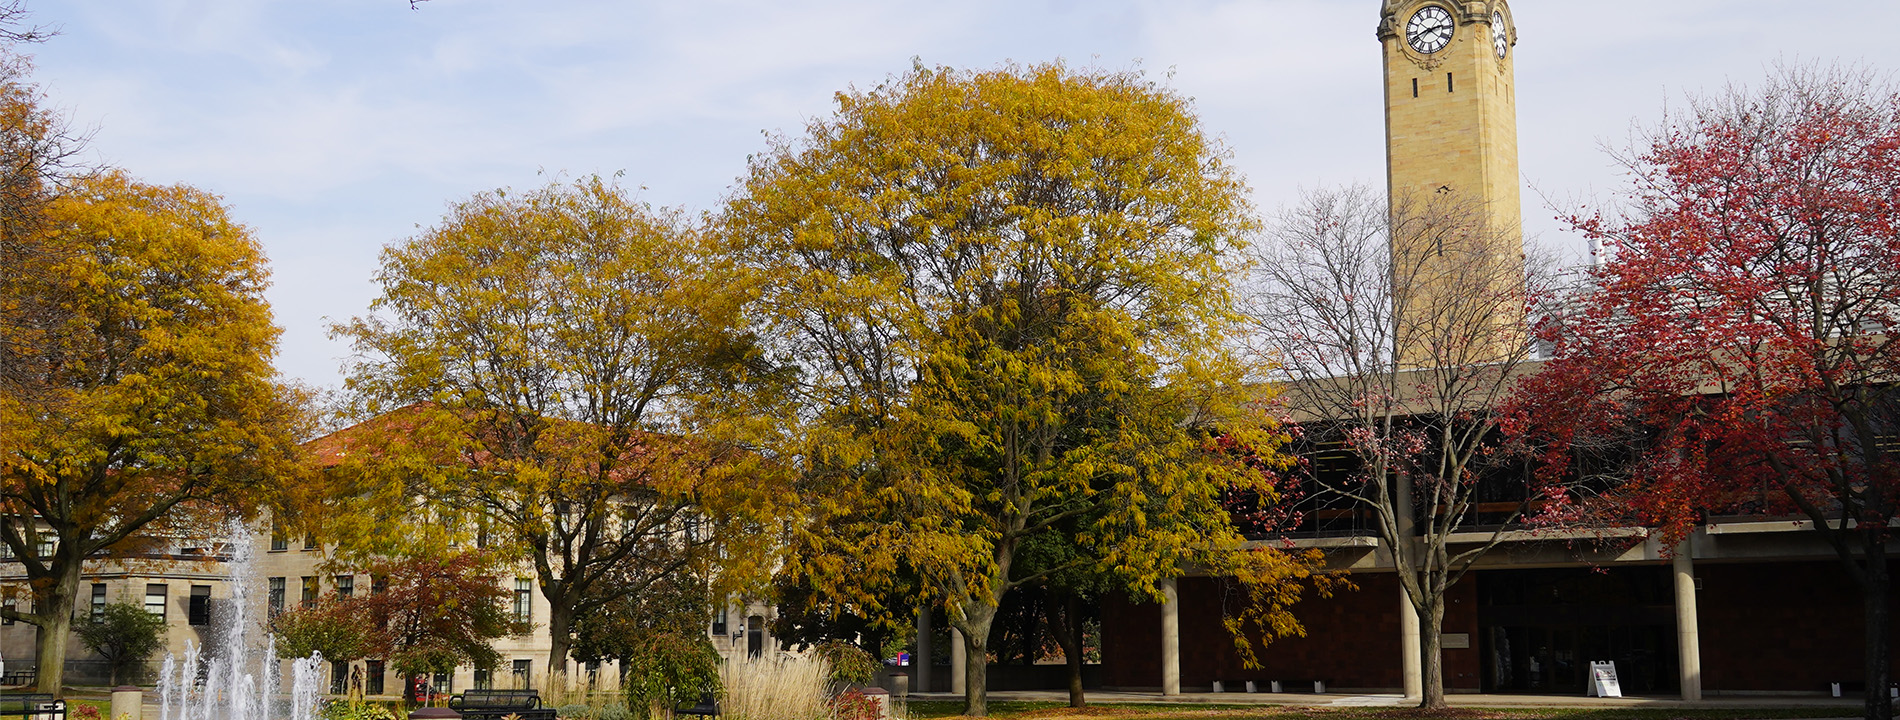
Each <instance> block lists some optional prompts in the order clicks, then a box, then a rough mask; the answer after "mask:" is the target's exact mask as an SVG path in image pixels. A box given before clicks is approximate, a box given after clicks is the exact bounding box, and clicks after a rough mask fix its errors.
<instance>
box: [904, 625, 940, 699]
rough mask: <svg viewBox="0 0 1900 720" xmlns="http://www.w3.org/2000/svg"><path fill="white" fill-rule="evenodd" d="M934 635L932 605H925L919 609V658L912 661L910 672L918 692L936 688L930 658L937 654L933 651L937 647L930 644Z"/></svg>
mask: <svg viewBox="0 0 1900 720" xmlns="http://www.w3.org/2000/svg"><path fill="white" fill-rule="evenodd" d="M932 637H934V636H933V635H932V634H931V632H930V606H928V605H925V606H924V607H923V608H922V609H920V610H918V611H917V656H916V658H917V659H916V660H913V661H912V662H911V669H910V674H911V675H912V676H913V677H912V678H911V679H912V681H913V682H912V683H911V686H912V687H913V688H915V689H916V691H917V692H931V691H932V690H934V689H935V688H934V686H932V685H931V684H930V658H931V656H932V655H935V653H934V652H932V651H934V650H935V649H936V648H933V647H931V646H930V639H931V638H932Z"/></svg>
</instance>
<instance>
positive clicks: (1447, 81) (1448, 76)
mask: <svg viewBox="0 0 1900 720" xmlns="http://www.w3.org/2000/svg"><path fill="white" fill-rule="evenodd" d="M1445 92H1452V87H1451V73H1445Z"/></svg>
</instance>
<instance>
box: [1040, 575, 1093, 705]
mask: <svg viewBox="0 0 1900 720" xmlns="http://www.w3.org/2000/svg"><path fill="white" fill-rule="evenodd" d="M1062 601H1063V602H1062V607H1060V608H1057V607H1056V604H1055V602H1054V601H1053V599H1052V600H1051V601H1050V603H1049V605H1048V613H1049V631H1050V634H1051V635H1052V636H1054V637H1055V639H1056V645H1059V646H1061V647H1062V660H1063V663H1064V664H1065V665H1067V666H1068V671H1069V707H1074V708H1079V707H1088V700H1087V699H1086V698H1084V697H1082V600H1081V598H1080V597H1078V596H1077V595H1076V594H1075V593H1073V592H1065V593H1062Z"/></svg>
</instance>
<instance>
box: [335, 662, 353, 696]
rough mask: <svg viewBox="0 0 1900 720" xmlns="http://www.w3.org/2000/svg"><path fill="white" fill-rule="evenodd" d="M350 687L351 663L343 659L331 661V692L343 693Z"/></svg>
mask: <svg viewBox="0 0 1900 720" xmlns="http://www.w3.org/2000/svg"><path fill="white" fill-rule="evenodd" d="M349 689H350V664H349V663H348V662H345V661H342V660H335V661H332V662H331V663H330V694H331V695H342V694H343V693H345V692H347V691H348V690H349Z"/></svg>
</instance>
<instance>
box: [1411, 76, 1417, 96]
mask: <svg viewBox="0 0 1900 720" xmlns="http://www.w3.org/2000/svg"><path fill="white" fill-rule="evenodd" d="M1412 97H1418V78H1412Z"/></svg>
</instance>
